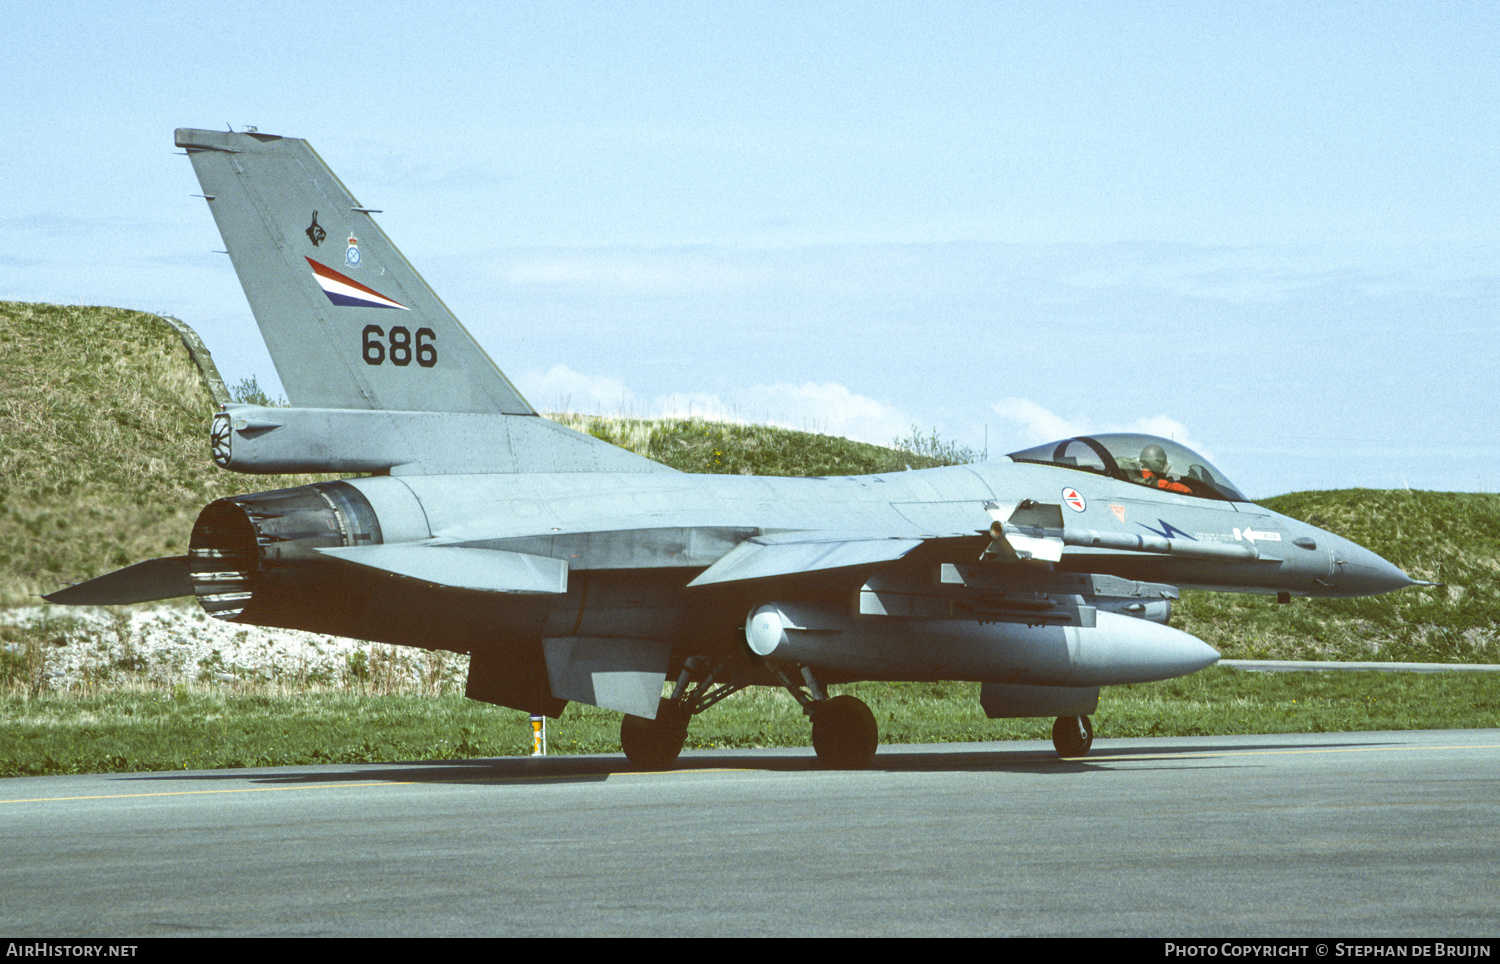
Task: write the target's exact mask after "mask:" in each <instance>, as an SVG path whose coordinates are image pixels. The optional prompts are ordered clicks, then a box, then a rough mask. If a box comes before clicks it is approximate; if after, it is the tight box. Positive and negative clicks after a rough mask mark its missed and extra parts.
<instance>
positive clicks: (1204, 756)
mask: <svg viewBox="0 0 1500 964" xmlns="http://www.w3.org/2000/svg"><path fill="white" fill-rule="evenodd" d="M1400 750H1406V751H1413V750H1500V743H1470V744H1460V745H1458V746H1329V747H1309V748H1307V749H1303V750H1292V749H1281V750H1184V751H1183V752H1181V753H1122V754H1119V755H1118V756H1114V755H1111V756H1070V757H1063V759H1065V760H1068V761H1071V762H1074V763H1078V762H1083V763H1108V762H1110V761H1113V760H1210V759H1214V758H1216V757H1225V756H1292V755H1295V754H1299V753H1379V752H1393V751H1400Z"/></svg>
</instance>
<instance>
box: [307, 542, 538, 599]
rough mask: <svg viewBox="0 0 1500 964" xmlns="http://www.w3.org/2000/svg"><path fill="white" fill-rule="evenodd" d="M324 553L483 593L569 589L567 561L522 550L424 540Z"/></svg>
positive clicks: (359, 564) (411, 576)
mask: <svg viewBox="0 0 1500 964" xmlns="http://www.w3.org/2000/svg"><path fill="white" fill-rule="evenodd" d="M318 551H319V552H321V553H322V554H323V555H325V556H332V557H333V558H335V559H342V560H343V561H345V562H352V563H354V564H355V565H358V566H368V567H369V568H371V569H379V570H382V571H384V572H389V573H392V574H394V575H397V576H406V577H408V578H410V579H420V580H422V581H423V582H430V583H435V584H437V585H440V586H452V587H454V588H456V589H474V590H478V591H480V592H514V593H565V592H567V591H568V564H567V563H566V562H564V561H563V560H561V559H550V558H547V557H545V556H533V555H528V554H526V553H523V552H505V551H502V550H495V549H468V548H463V547H460V546H431V545H421V544H407V545H377V546H347V547H342V548H329V549H319V550H318Z"/></svg>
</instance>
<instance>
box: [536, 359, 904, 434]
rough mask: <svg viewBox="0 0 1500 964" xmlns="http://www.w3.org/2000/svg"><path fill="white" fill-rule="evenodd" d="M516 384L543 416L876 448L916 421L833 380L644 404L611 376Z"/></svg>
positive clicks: (546, 376)
mask: <svg viewBox="0 0 1500 964" xmlns="http://www.w3.org/2000/svg"><path fill="white" fill-rule="evenodd" d="M516 387H517V388H519V389H520V390H521V394H522V395H524V396H526V398H527V400H528V401H530V402H531V403H532V404H533V405H535V406H537V407H538V408H540V409H543V410H546V411H570V412H584V413H590V414H597V415H629V416H636V417H642V418H706V419H711V420H714V421H720V422H739V423H763V424H769V425H781V426H784V427H786V428H794V429H800V430H802V431H805V432H819V433H822V434H824V435H837V436H842V437H844V438H851V439H855V440H858V441H863V442H873V443H875V444H877V445H889V444H890V443H891V440H892V439H894V438H898V437H902V436H905V435H908V434H910V432H911V428H912V425H914V424H915V421H916V420H914V419H913V418H911V417H910V416H909V415H907V414H906V413H905V412H903V411H901V410H900V409H898V408H896V407H894V406H892V405H889V404H887V403H885V402H882V401H880V400H879V399H875V398H871V397H869V396H868V395H860V394H857V393H855V392H852V391H850V390H849V389H848V388H847V387H845V386H843V385H840V384H838V383H837V382H821V383H819V382H804V383H802V384H800V385H794V384H788V383H778V384H760V385H752V386H750V387H748V388H744V389H736V390H732V391H730V392H728V393H714V392H673V393H671V394H669V395H658V396H656V398H654V399H651V400H649V401H647V400H646V399H642V398H640V397H639V396H637V395H636V394H635V392H633V391H631V390H630V387H629V386H628V385H626V384H625V383H624V382H622V381H620V380H619V379H617V378H610V377H607V376H594V375H585V374H583V373H581V372H576V371H574V370H573V369H571V368H569V367H568V366H566V365H553V366H552V367H551V368H550V369H548V370H547V371H545V372H541V371H528V372H522V373H521V374H520V375H519V376H518V377H517V378H516Z"/></svg>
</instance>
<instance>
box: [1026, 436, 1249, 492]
mask: <svg viewBox="0 0 1500 964" xmlns="http://www.w3.org/2000/svg"><path fill="white" fill-rule="evenodd" d="M1008 457H1009V458H1010V459H1011V461H1013V462H1034V463H1036V464H1038V465H1056V466H1060V467H1061V468H1065V469H1077V470H1078V471H1080V472H1093V473H1094V474H1096V475H1107V476H1109V477H1110V478H1112V479H1120V480H1122V481H1125V482H1130V483H1133V484H1135V485H1141V486H1145V487H1147V488H1150V489H1157V490H1159V491H1163V492H1175V493H1178V494H1180V495H1192V496H1197V497H1198V498H1200V499H1220V500H1226V501H1231V502H1248V501H1250V500H1249V499H1247V498H1245V496H1244V495H1243V494H1242V493H1241V492H1240V490H1239V489H1237V488H1235V486H1234V483H1232V482H1230V481H1229V479H1227V478H1225V476H1224V473H1223V472H1220V471H1219V470H1218V469H1217V468H1215V467H1214V465H1213V463H1211V462H1209V461H1208V459H1206V458H1204V457H1203V456H1201V455H1199V454H1198V453H1197V452H1194V451H1193V450H1192V449H1190V448H1188V447H1187V446H1185V445H1179V444H1177V443H1176V442H1173V441H1171V440H1170V439H1164V438H1157V437H1156V436H1155V435H1137V434H1135V433H1133V432H1115V433H1111V434H1108V435H1079V436H1075V437H1074V438H1066V439H1063V440H1062V441H1060V442H1048V443H1047V444H1045V445H1037V446H1035V447H1033V448H1029V449H1022V450H1021V451H1019V452H1012V453H1010V455H1009V456H1008Z"/></svg>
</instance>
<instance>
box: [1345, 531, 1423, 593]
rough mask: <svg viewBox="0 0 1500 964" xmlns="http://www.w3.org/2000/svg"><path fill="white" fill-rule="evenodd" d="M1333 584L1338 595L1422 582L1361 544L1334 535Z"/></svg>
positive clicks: (1387, 589)
mask: <svg viewBox="0 0 1500 964" xmlns="http://www.w3.org/2000/svg"><path fill="white" fill-rule="evenodd" d="M1332 549H1333V580H1332V581H1333V584H1334V587H1335V588H1337V589H1338V590H1339V595H1341V596H1376V595H1379V594H1380V593H1383V592H1393V591H1395V590H1397V589H1405V588H1406V587H1407V586H1420V585H1426V584H1425V583H1422V582H1419V581H1417V580H1416V579H1413V578H1412V577H1410V576H1408V575H1407V574H1406V573H1404V572H1402V571H1401V570H1400V569H1397V568H1396V567H1395V566H1393V565H1391V564H1390V563H1389V562H1387V561H1386V560H1385V559H1383V558H1382V557H1380V556H1378V555H1376V554H1375V553H1373V552H1371V551H1370V550H1368V549H1366V548H1365V547H1364V546H1361V545H1358V544H1356V543H1353V542H1350V541H1349V540H1348V539H1340V538H1338V537H1336V536H1335V537H1334V542H1333V546H1332Z"/></svg>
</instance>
